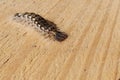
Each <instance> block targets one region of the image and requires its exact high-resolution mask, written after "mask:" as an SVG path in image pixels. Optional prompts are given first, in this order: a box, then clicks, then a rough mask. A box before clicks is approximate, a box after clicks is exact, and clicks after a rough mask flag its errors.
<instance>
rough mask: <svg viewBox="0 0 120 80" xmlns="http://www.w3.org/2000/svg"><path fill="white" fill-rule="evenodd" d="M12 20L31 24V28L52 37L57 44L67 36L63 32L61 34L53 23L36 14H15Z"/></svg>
mask: <svg viewBox="0 0 120 80" xmlns="http://www.w3.org/2000/svg"><path fill="white" fill-rule="evenodd" d="M14 19H17V20H19V21H25V22H27V23H28V24H32V25H33V27H34V28H35V29H36V30H38V31H40V32H43V33H44V34H46V35H47V36H49V37H52V38H53V39H54V40H57V41H59V42H62V41H64V40H65V39H66V38H67V37H68V35H67V34H66V33H65V32H61V31H60V29H58V27H57V26H56V24H54V23H53V22H51V21H49V20H46V19H44V18H43V17H42V16H40V15H39V14H36V13H30V12H25V13H16V14H15V15H14Z"/></svg>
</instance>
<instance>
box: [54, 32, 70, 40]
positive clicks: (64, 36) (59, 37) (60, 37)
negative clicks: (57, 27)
mask: <svg viewBox="0 0 120 80" xmlns="http://www.w3.org/2000/svg"><path fill="white" fill-rule="evenodd" d="M54 38H55V40H57V41H59V42H62V41H64V40H65V39H67V38H68V35H67V34H66V33H64V32H60V31H56V35H55V37H54Z"/></svg>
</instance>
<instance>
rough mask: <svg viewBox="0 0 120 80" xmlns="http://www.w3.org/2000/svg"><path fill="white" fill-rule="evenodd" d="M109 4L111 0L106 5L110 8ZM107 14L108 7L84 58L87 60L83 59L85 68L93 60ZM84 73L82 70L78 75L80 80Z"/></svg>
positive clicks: (84, 76)
mask: <svg viewBox="0 0 120 80" xmlns="http://www.w3.org/2000/svg"><path fill="white" fill-rule="evenodd" d="M111 6H112V0H110V3H109V4H108V6H107V7H109V8H110V7H111ZM108 15H109V9H107V10H106V12H105V14H104V18H103V20H102V21H101V24H100V26H99V28H98V31H97V33H96V35H95V38H94V40H93V43H92V45H91V47H90V50H89V51H88V52H89V54H88V56H87V58H86V59H87V60H86V61H85V64H84V68H85V69H89V67H90V64H91V62H92V61H93V57H94V55H95V50H96V48H97V45H98V43H99V41H100V38H101V35H102V33H103V31H104V27H105V24H106V22H107V20H108ZM91 54H92V56H90V55H91ZM86 75H87V72H83V73H82V74H81V75H80V80H86Z"/></svg>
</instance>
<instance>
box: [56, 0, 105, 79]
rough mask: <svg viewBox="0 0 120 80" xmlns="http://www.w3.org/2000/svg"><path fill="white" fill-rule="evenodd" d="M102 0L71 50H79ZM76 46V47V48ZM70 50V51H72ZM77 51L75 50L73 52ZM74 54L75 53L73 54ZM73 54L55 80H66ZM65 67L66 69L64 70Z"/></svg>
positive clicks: (74, 55) (73, 58) (73, 57)
mask: <svg viewBox="0 0 120 80" xmlns="http://www.w3.org/2000/svg"><path fill="white" fill-rule="evenodd" d="M102 2H103V0H101V1H100V4H99V5H98V6H97V8H96V10H95V12H94V13H93V15H92V17H91V19H90V22H89V23H88V25H87V27H86V28H85V30H84V31H83V32H84V33H83V34H82V36H81V37H80V38H79V42H77V43H76V45H75V46H74V47H73V49H77V48H80V47H81V44H82V43H83V41H84V39H85V37H86V35H87V33H88V31H89V29H90V27H91V24H92V22H93V21H94V19H95V17H96V13H97V11H98V10H99V8H100V7H101V4H102ZM76 46H78V47H77V48H76ZM73 49H72V50H73ZM75 51H77V50H75ZM75 53H76V52H75ZM75 53H71V55H70V56H69V57H68V59H67V60H66V63H65V65H64V67H63V69H62V70H64V71H63V72H60V74H59V75H58V77H57V79H56V80H65V78H66V75H67V73H68V72H69V70H70V68H71V66H72V64H73V62H74V60H75V57H76V56H77V54H75ZM66 67H67V68H66Z"/></svg>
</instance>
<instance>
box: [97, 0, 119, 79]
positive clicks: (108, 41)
mask: <svg viewBox="0 0 120 80" xmlns="http://www.w3.org/2000/svg"><path fill="white" fill-rule="evenodd" d="M119 10H120V1H119V5H118V9H117V12H116V15H115V18H114V20H113V21H114V22H113V24H112V28H111V31H110V35H109V38H108V40H107V43H106V49H105V52H104V56H103V58H102V61H104V63H102V64H101V66H100V68H99V75H98V78H97V79H99V80H101V75H102V73H103V68H104V65H105V61H106V57H107V55H108V51H109V47H110V44H111V40H112V36H113V31H114V29H115V27H116V22H117V19H118V16H119ZM118 57H119V56H118ZM116 68H117V67H116ZM116 71H117V70H116ZM114 80H116V79H114Z"/></svg>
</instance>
